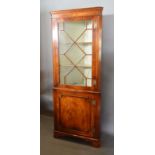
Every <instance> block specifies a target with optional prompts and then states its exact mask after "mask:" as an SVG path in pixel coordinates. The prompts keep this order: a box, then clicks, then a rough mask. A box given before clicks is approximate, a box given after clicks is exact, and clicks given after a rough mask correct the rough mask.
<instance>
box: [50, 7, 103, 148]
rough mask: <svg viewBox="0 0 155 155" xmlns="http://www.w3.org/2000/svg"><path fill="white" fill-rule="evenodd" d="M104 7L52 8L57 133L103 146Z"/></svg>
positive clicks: (56, 134) (55, 122) (55, 129)
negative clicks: (57, 9)
mask: <svg viewBox="0 0 155 155" xmlns="http://www.w3.org/2000/svg"><path fill="white" fill-rule="evenodd" d="M102 9H103V8H102V7H94V8H82V9H72V10H60V11H51V12H50V13H51V15H52V36H53V37H52V38H53V39H52V48H53V96H54V97H53V98H54V136H55V137H62V136H73V137H77V138H81V139H83V140H86V141H88V142H90V143H91V144H92V145H93V146H96V147H99V146H100V104H101V93H100V86H101V77H100V73H101V43H102Z"/></svg>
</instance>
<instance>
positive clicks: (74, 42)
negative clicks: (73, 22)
mask: <svg viewBox="0 0 155 155" xmlns="http://www.w3.org/2000/svg"><path fill="white" fill-rule="evenodd" d="M64 32H65V33H66V34H67V36H68V37H69V38H70V39H71V40H72V41H73V44H76V45H77V46H78V47H79V48H80V50H81V51H82V52H83V53H84V54H86V53H85V52H84V51H83V49H81V47H80V46H79V45H78V44H77V41H78V40H79V39H80V38H81V36H82V35H83V34H84V33H85V32H86V29H85V30H84V31H83V32H82V33H81V34H80V36H79V37H78V38H77V39H76V40H75V41H74V39H73V38H72V37H71V36H70V35H69V34H68V33H67V32H66V31H64ZM73 44H72V46H73ZM67 52H68V50H67ZM65 53H66V52H65Z"/></svg>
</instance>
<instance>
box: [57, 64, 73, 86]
mask: <svg viewBox="0 0 155 155" xmlns="http://www.w3.org/2000/svg"><path fill="white" fill-rule="evenodd" d="M72 68H73V67H70V66H60V75H61V76H60V83H61V84H65V78H64V77H65V76H66V75H67V74H68V73H69V72H70V71H71V70H72Z"/></svg>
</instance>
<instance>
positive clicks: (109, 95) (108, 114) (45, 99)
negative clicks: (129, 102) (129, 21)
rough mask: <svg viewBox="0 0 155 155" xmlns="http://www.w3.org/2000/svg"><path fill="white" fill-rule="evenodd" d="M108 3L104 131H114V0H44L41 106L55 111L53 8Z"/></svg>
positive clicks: (41, 37)
mask: <svg viewBox="0 0 155 155" xmlns="http://www.w3.org/2000/svg"><path fill="white" fill-rule="evenodd" d="M95 6H102V7H104V11H103V49H102V79H103V84H102V112H101V115H102V120H101V124H102V131H103V132H106V133H109V134H112V135H113V134H114V59H113V57H114V15H113V14H114V10H113V0H74V1H73V0H61V1H58V0H41V1H40V31H41V32H40V35H41V36H40V50H41V51H40V56H41V58H40V59H41V64H40V69H41V110H42V109H44V110H47V111H52V109H53V103H52V96H51V94H52V93H51V92H52V90H51V88H52V48H51V39H52V32H51V17H50V14H49V11H51V10H62V9H73V8H82V7H95Z"/></svg>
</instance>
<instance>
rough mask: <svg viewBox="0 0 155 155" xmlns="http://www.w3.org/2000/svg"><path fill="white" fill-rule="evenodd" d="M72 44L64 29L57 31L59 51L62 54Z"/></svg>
mask: <svg viewBox="0 0 155 155" xmlns="http://www.w3.org/2000/svg"><path fill="white" fill-rule="evenodd" d="M72 44H73V41H72V40H71V39H70V38H68V36H67V35H66V33H65V32H64V31H59V53H61V54H64V53H65V52H66V51H67V50H68V49H69V48H70V47H71V45H72Z"/></svg>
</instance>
